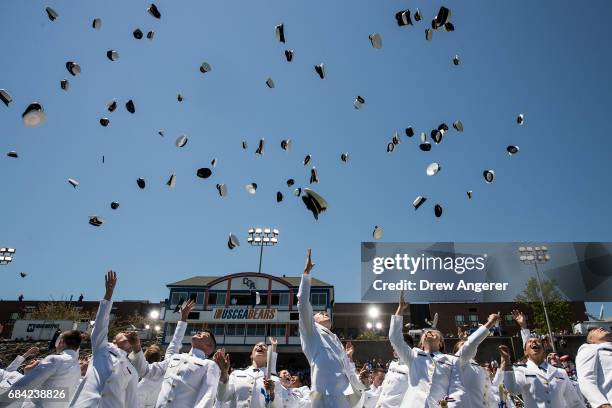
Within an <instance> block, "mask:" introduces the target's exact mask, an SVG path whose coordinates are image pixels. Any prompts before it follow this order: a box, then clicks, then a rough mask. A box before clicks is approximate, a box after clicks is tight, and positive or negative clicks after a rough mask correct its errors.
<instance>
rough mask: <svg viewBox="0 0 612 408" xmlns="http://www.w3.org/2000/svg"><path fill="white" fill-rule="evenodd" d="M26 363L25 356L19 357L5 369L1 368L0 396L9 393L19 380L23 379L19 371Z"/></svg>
mask: <svg viewBox="0 0 612 408" xmlns="http://www.w3.org/2000/svg"><path fill="white" fill-rule="evenodd" d="M24 361H25V358H24V357H23V356H17V357H15V359H14V360H13V361H12V362H11V364H9V365H8V366H6V368H5V369H2V368H0V395H2V394H3V393H5V392H6V391H8V389H9V388H11V386H12V385H13V384H15V383H16V382H17V380H19V379H20V378H21V377H23V374H21V373H20V372H18V371H17V370H18V369H19V367H20V366H21V365H22V364H23V362H24Z"/></svg>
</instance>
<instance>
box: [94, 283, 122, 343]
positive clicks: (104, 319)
mask: <svg viewBox="0 0 612 408" xmlns="http://www.w3.org/2000/svg"><path fill="white" fill-rule="evenodd" d="M116 284H117V274H116V273H115V272H113V271H108V272H107V273H106V276H105V277H104V286H105V288H106V292H105V293H104V299H102V300H101V301H100V306H98V313H97V314H96V320H95V322H94V327H93V330H92V331H91V350H92V352H93V353H95V352H96V351H97V350H99V349H101V348H102V347H105V346H106V344H107V343H108V320H109V317H110V312H111V309H112V307H113V302H112V300H111V299H112V298H113V291H114V290H115V285H116Z"/></svg>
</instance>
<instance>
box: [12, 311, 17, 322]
mask: <svg viewBox="0 0 612 408" xmlns="http://www.w3.org/2000/svg"><path fill="white" fill-rule="evenodd" d="M17 319H19V313H18V312H15V313H11V320H17Z"/></svg>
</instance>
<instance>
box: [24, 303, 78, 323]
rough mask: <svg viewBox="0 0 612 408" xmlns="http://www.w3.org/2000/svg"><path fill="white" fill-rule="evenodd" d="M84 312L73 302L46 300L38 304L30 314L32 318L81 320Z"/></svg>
mask: <svg viewBox="0 0 612 408" xmlns="http://www.w3.org/2000/svg"><path fill="white" fill-rule="evenodd" d="M82 318H83V314H82V313H81V311H80V310H79V309H77V308H76V306H75V305H74V304H73V303H71V302H46V303H41V304H39V305H38V307H37V308H36V309H34V310H33V311H32V313H31V315H30V319H32V320H72V321H75V320H77V321H78V320H80V319H82Z"/></svg>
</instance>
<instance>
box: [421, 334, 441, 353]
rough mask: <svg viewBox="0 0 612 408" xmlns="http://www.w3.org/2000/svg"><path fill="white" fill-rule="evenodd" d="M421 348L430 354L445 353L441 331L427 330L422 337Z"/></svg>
mask: <svg viewBox="0 0 612 408" xmlns="http://www.w3.org/2000/svg"><path fill="white" fill-rule="evenodd" d="M419 348H420V349H422V350H427V351H429V352H436V351H440V352H443V351H444V337H442V333H440V331H439V330H435V329H427V330H425V331H424V332H423V334H422V335H421V340H420V341H419Z"/></svg>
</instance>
